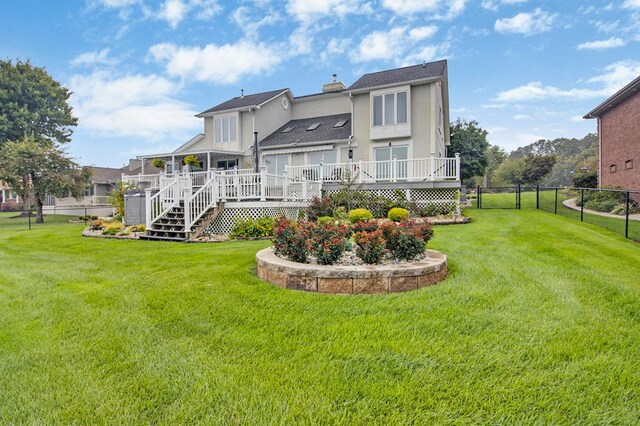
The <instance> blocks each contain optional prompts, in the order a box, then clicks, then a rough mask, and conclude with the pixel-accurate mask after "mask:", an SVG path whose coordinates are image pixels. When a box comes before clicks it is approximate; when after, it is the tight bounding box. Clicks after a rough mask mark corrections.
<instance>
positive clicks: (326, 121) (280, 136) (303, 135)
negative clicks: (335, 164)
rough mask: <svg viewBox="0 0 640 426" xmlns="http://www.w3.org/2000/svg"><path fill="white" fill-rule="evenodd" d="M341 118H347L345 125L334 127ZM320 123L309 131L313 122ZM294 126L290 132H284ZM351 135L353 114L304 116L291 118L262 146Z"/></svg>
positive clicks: (261, 143) (311, 141) (324, 139)
mask: <svg viewBox="0 0 640 426" xmlns="http://www.w3.org/2000/svg"><path fill="white" fill-rule="evenodd" d="M340 120H346V121H347V122H346V123H345V124H344V126H341V127H333V126H334V125H335V124H336V123H337V122H339V121H340ZM316 123H320V125H319V126H318V127H317V128H316V129H315V130H310V131H308V130H307V128H309V126H311V125H312V124H316ZM288 127H292V128H293V130H291V131H290V132H288V133H282V131H283V130H285V129H286V128H288ZM350 135H351V114H349V113H347V114H334V115H325V116H322V117H313V118H302V119H299V120H291V121H289V122H288V123H287V124H285V125H284V126H282V127H280V128H279V129H278V130H276V131H275V132H273V133H271V134H270V135H269V136H267V137H266V138H264V139H263V140H262V141H261V142H260V147H261V148H267V147H273V146H284V145H294V144H305V143H313V142H323V141H336V140H347V139H349V136H350Z"/></svg>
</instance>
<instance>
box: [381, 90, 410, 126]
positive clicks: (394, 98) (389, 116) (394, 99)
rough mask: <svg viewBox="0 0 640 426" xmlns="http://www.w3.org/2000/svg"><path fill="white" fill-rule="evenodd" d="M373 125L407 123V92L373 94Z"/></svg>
mask: <svg viewBox="0 0 640 426" xmlns="http://www.w3.org/2000/svg"><path fill="white" fill-rule="evenodd" d="M372 105H373V125H374V126H392V125H396V124H405V123H407V116H408V114H407V111H408V107H407V92H406V91H401V92H392V93H384V94H379V95H374V96H373V102H372Z"/></svg>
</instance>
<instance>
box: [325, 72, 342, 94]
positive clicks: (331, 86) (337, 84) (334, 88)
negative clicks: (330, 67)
mask: <svg viewBox="0 0 640 426" xmlns="http://www.w3.org/2000/svg"><path fill="white" fill-rule="evenodd" d="M337 78H338V75H337V74H333V81H332V82H331V83H326V84H323V85H322V93H331V92H342V91H343V90H344V89H346V88H347V86H345V85H344V83H343V82H341V81H336V80H337Z"/></svg>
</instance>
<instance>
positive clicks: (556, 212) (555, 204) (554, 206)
mask: <svg viewBox="0 0 640 426" xmlns="http://www.w3.org/2000/svg"><path fill="white" fill-rule="evenodd" d="M553 214H558V188H556V201H555V202H554V204H553Z"/></svg>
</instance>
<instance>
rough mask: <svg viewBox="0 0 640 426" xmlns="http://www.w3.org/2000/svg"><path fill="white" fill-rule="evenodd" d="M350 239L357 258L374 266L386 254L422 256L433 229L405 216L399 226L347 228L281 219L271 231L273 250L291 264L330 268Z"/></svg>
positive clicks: (368, 222)
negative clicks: (312, 261)
mask: <svg viewBox="0 0 640 426" xmlns="http://www.w3.org/2000/svg"><path fill="white" fill-rule="evenodd" d="M350 235H351V239H352V240H353V243H354V244H355V253H356V256H358V257H359V258H360V259H362V261H363V262H365V263H367V264H376V263H380V262H381V261H382V259H383V258H384V256H386V255H387V254H389V255H390V256H391V257H393V258H394V259H396V260H413V259H416V258H417V257H419V256H421V255H422V254H423V253H424V251H425V249H426V247H425V245H426V243H427V242H428V241H429V240H430V239H431V237H432V236H433V229H432V228H431V227H430V226H429V224H428V223H421V222H417V221H415V220H411V219H408V218H406V216H405V219H403V220H402V221H401V222H393V221H389V222H379V221H376V220H363V221H359V222H355V223H354V224H352V225H350V226H349V225H348V224H346V223H343V222H339V221H335V220H334V221H325V220H323V221H319V222H315V223H314V222H306V221H299V222H295V221H291V220H288V219H286V218H280V219H279V220H278V222H277V224H276V227H275V229H274V250H275V253H276V254H277V255H279V256H281V257H284V258H287V259H289V260H291V261H293V262H299V263H307V262H308V258H309V257H310V256H311V257H313V258H315V260H316V262H317V263H318V264H320V265H333V264H335V263H336V262H337V261H338V260H339V259H340V257H342V255H343V253H344V251H345V249H346V247H347V245H348V241H347V239H348V238H349V236H350Z"/></svg>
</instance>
